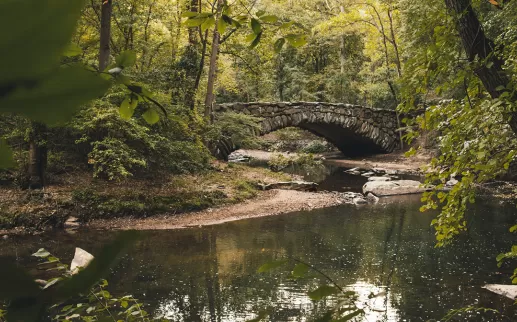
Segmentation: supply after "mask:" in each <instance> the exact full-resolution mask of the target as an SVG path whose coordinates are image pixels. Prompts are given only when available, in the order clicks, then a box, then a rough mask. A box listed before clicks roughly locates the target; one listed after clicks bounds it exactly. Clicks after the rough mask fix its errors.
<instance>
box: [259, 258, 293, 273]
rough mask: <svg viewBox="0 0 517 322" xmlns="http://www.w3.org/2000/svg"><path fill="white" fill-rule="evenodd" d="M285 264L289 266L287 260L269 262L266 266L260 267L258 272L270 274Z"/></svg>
mask: <svg viewBox="0 0 517 322" xmlns="http://www.w3.org/2000/svg"><path fill="white" fill-rule="evenodd" d="M285 264H287V260H285V259H283V260H278V261H271V262H267V263H265V264H264V265H262V266H260V267H259V269H258V270H257V272H259V273H265V272H269V271H270V270H272V269H274V268H278V267H280V266H283V265H285Z"/></svg>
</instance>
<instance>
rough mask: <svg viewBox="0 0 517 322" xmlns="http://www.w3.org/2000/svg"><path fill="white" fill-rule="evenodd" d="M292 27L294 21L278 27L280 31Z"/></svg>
mask: <svg viewBox="0 0 517 322" xmlns="http://www.w3.org/2000/svg"><path fill="white" fill-rule="evenodd" d="M293 25H294V21H289V22H285V23H283V24H282V25H281V26H280V29H289V28H291V27H292V26H293Z"/></svg>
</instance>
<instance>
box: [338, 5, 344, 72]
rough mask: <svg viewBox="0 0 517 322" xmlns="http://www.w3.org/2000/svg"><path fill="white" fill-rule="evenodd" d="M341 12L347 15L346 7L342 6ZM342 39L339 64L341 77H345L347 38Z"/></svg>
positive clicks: (342, 36) (342, 37)
mask: <svg viewBox="0 0 517 322" xmlns="http://www.w3.org/2000/svg"><path fill="white" fill-rule="evenodd" d="M339 11H340V12H341V13H345V7H343V6H340V7H339ZM340 38H341V39H340V40H341V46H340V51H339V64H340V67H341V75H343V74H344V73H345V64H346V55H345V54H346V48H345V45H346V37H345V35H341V36H340Z"/></svg>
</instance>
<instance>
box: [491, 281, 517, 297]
mask: <svg viewBox="0 0 517 322" xmlns="http://www.w3.org/2000/svg"><path fill="white" fill-rule="evenodd" d="M482 288H484V289H487V290H489V291H490V292H494V293H496V294H499V295H502V296H506V297H507V298H510V299H512V300H515V299H516V298H517V285H503V284H487V285H485V286H483V287H482Z"/></svg>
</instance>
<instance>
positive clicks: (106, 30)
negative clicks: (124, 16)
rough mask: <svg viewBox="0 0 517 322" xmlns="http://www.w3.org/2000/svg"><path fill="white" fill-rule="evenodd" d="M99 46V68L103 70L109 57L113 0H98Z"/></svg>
mask: <svg viewBox="0 0 517 322" xmlns="http://www.w3.org/2000/svg"><path fill="white" fill-rule="evenodd" d="M100 1H101V2H102V4H101V17H100V20H101V21H100V46H99V70H100V71H103V70H104V69H106V67H108V64H109V58H110V39H111V13H112V10H113V3H112V2H113V0H100Z"/></svg>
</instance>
